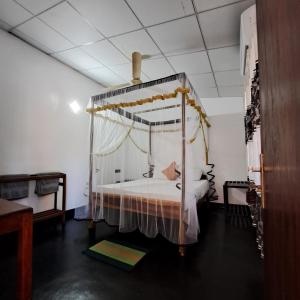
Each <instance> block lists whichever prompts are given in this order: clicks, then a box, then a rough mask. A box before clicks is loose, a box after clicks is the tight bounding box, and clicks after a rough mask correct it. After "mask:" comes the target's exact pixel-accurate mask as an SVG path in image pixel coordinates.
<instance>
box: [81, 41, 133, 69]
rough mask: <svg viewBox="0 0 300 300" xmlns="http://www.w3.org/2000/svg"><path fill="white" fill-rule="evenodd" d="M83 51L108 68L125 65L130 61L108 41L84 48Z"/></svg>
mask: <svg viewBox="0 0 300 300" xmlns="http://www.w3.org/2000/svg"><path fill="white" fill-rule="evenodd" d="M82 49H84V51H86V52H88V53H89V54H90V55H91V56H93V57H94V58H96V59H97V60H99V61H101V62H102V63H103V64H104V65H106V66H114V65H120V64H125V63H128V61H129V60H128V59H127V58H126V57H125V56H124V55H123V54H122V53H120V51H118V50H117V49H116V48H115V47H114V46H113V45H111V44H110V43H109V42H108V41H100V42H97V43H95V44H92V45H88V46H83V47H82Z"/></svg>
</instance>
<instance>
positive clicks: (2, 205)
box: [0, 199, 32, 300]
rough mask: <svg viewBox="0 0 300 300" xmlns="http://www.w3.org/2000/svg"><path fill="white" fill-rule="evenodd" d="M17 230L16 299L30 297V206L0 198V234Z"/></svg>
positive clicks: (26, 299)
mask: <svg viewBox="0 0 300 300" xmlns="http://www.w3.org/2000/svg"><path fill="white" fill-rule="evenodd" d="M13 231H17V232H18V257H17V267H18V276H17V278H18V279H17V280H18V282H17V299H19V300H29V299H31V297H32V296H31V289H32V208H31V207H27V206H24V205H20V204H18V203H15V202H13V201H7V200H2V199H0V235H2V234H6V233H10V232H13Z"/></svg>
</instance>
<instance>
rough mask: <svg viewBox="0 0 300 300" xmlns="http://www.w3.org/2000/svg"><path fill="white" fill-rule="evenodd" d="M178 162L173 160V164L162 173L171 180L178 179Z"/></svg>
mask: <svg viewBox="0 0 300 300" xmlns="http://www.w3.org/2000/svg"><path fill="white" fill-rule="evenodd" d="M175 170H176V162H175V161H173V162H171V164H170V165H169V166H168V167H167V168H166V169H164V170H162V173H163V174H164V175H165V176H166V177H167V178H168V179H169V180H176V179H177V177H178V174H177V173H176V171H175Z"/></svg>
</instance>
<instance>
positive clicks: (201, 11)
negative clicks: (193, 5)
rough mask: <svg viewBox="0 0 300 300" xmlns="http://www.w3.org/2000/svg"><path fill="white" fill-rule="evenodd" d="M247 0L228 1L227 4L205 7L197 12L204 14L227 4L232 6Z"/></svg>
mask: <svg viewBox="0 0 300 300" xmlns="http://www.w3.org/2000/svg"><path fill="white" fill-rule="evenodd" d="M245 1H248V0H237V1H234V2H231V3H227V4H224V5H220V6H217V7H213V8H209V9H204V10H199V11H198V12H197V14H203V13H206V12H210V11H213V10H217V9H220V8H224V7H227V6H232V5H235V4H237V3H241V2H245ZM196 11H197V10H196Z"/></svg>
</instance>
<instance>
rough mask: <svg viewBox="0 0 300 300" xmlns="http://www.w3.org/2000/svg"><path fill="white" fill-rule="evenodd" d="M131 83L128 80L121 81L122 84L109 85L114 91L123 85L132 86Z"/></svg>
mask: <svg viewBox="0 0 300 300" xmlns="http://www.w3.org/2000/svg"><path fill="white" fill-rule="evenodd" d="M130 85H131V83H130V82H126V83H121V84H116V85H111V86H108V87H107V88H108V90H110V91H114V90H117V89H121V88H123V87H126V86H130Z"/></svg>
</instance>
